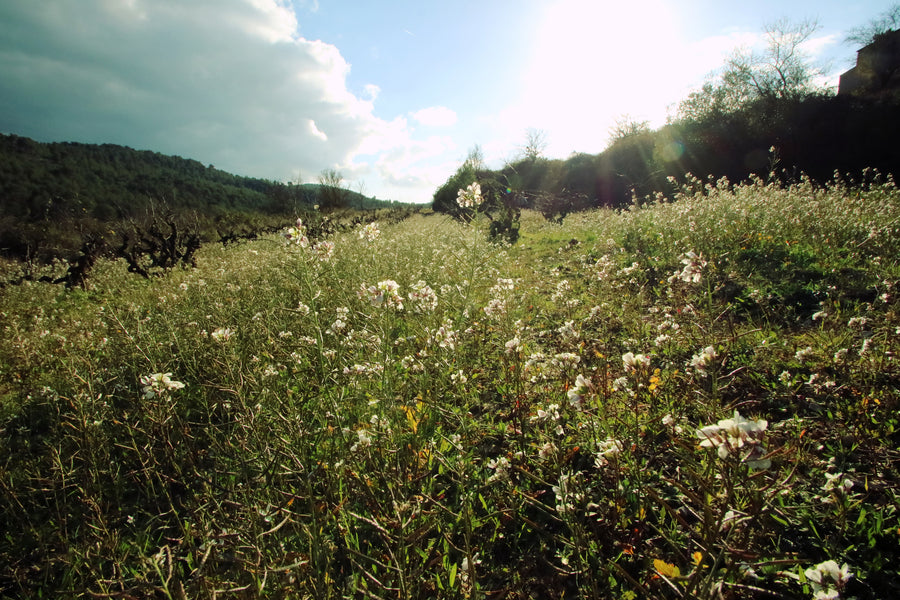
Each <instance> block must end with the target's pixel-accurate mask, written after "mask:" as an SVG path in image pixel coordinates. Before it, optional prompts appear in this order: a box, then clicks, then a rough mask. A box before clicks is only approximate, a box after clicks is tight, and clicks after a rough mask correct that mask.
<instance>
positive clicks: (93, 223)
mask: <svg viewBox="0 0 900 600" xmlns="http://www.w3.org/2000/svg"><path fill="white" fill-rule="evenodd" d="M335 175H339V174H337V173H335ZM326 183H328V184H329V185H319V184H293V183H288V184H282V183H278V182H273V181H266V180H262V179H253V178H249V177H239V176H236V175H232V174H230V173H226V172H224V171H219V170H218V169H216V168H215V167H213V166H212V165H209V166H203V165H202V164H200V163H199V162H197V161H195V160H187V159H183V158H180V157H174V156H165V155H162V154H159V153H156V152H148V151H135V150H132V149H131V148H127V147H123V146H115V145H111V144H104V145H90V144H75V143H54V144H41V143H38V142H35V141H33V140H30V139H28V138H23V137H19V136H14V135H0V197H2V198H3V202H2V203H0V255H3V256H7V257H11V258H18V259H27V260H37V261H39V262H44V263H48V262H50V261H52V260H53V259H69V258H73V257H74V256H75V255H76V254H78V251H79V248H80V247H81V246H82V244H83V243H84V242H85V240H87V239H88V238H100V239H105V241H106V243H107V244H108V245H109V246H110V247H115V246H118V245H120V240H117V239H116V238H117V237H118V236H117V234H115V233H110V232H121V231H122V230H123V229H125V228H127V227H128V226H129V225H128V224H129V222H131V221H134V220H142V219H145V218H146V216H147V215H148V214H150V213H153V212H154V211H156V212H159V211H162V212H166V211H168V212H172V213H174V214H175V215H177V218H178V219H182V220H186V219H188V218H192V219H193V221H194V223H195V224H196V225H197V227H198V232H199V234H200V236H201V237H202V238H203V240H204V241H209V240H215V239H217V238H218V239H220V240H221V241H223V242H228V241H233V240H235V239H241V238H247V237H252V236H254V235H257V234H259V233H262V232H265V231H267V230H269V231H271V230H272V229H273V228H274V227H279V226H281V225H283V223H284V220H285V219H286V218H292V217H295V216H296V215H297V214H300V213H303V212H306V211H308V210H310V209H311V208H312V207H313V206H314V205H316V204H327V203H329V202H331V201H332V197H333V196H334V195H335V194H334V193H333V192H335V191H337V192H338V193H339V194H338V195H339V198H338V200H339V201H338V202H337V203H336V206H337V205H340V206H346V205H352V206H354V207H357V208H359V209H361V210H370V209H378V208H387V207H395V208H396V207H398V205H397V204H396V203H393V202H390V201H383V200H376V199H374V198H367V197H365V196H363V195H362V194H359V193H357V192H351V191H349V190H343V189H340V187H339V186H337V187H335V186H332V185H331V184H333V183H334V182H331V181H328V182H326ZM338 183H340V182H339V181H338ZM329 206H330V204H329ZM197 215H200V216H199V217H198V216H197Z"/></svg>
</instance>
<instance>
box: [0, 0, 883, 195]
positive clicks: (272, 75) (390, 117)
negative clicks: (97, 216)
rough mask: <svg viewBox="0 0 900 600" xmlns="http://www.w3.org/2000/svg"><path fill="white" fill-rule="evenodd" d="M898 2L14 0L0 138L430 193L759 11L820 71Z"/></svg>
mask: <svg viewBox="0 0 900 600" xmlns="http://www.w3.org/2000/svg"><path fill="white" fill-rule="evenodd" d="M893 3H894V2H892V1H889V0H882V1H875V0H863V1H855V2H847V1H846V0H845V1H841V2H838V1H831V0H818V1H808V0H791V1H790V2H785V1H784V0H781V1H780V2H776V1H770V0H765V1H757V2H753V1H743V2H737V1H732V0H718V1H713V0H680V1H675V0H627V1H617V2H605V1H603V2H601V1H591V0H553V1H549V0H548V1H538V0H515V1H512V0H479V1H472V0H456V1H443V2H431V1H421V0H419V1H411V0H399V1H391V0H384V1H382V2H359V1H350V0H293V1H291V0H78V1H76V0H41V2H34V1H33V0H6V1H5V2H2V3H0V132H3V133H15V134H18V135H24V136H28V137H32V138H34V139H37V140H40V141H78V142H85V143H115V144H123V145H127V146H131V147H133V148H138V149H148V150H155V151H159V152H163V153H166V154H176V155H180V156H184V157H188V158H194V159H197V160H199V161H201V162H203V163H206V164H214V165H215V166H216V167H218V168H220V169H224V170H227V171H231V172H233V173H237V174H241V175H250V176H255V177H264V178H268V179H275V180H280V181H297V180H302V181H306V182H309V181H315V180H316V177H317V176H318V174H319V173H320V172H321V171H322V170H324V169H331V168H334V169H337V170H339V171H340V172H341V173H342V174H343V176H344V179H345V181H346V182H347V185H348V186H349V187H351V188H353V189H361V190H363V191H364V192H365V193H367V194H369V195H375V196H377V197H379V198H392V199H397V200H402V201H412V202H427V201H430V199H431V195H432V193H433V192H434V190H435V189H436V188H437V187H438V186H439V185H440V184H442V183H443V182H444V181H446V179H447V177H449V176H450V175H451V174H452V173H453V172H454V171H455V170H456V168H457V167H458V166H459V164H460V163H461V162H462V160H463V159H464V158H465V157H466V155H467V153H468V152H469V150H470V149H471V148H472V147H473V146H474V145H475V144H478V145H479V146H480V147H481V148H482V150H483V152H484V155H485V158H486V159H487V162H488V164H489V165H490V166H493V167H499V166H501V165H502V164H503V162H504V161H506V160H512V159H515V158H516V156H517V154H518V153H519V152H520V148H521V145H522V144H523V143H524V141H525V137H526V131H527V130H528V129H536V130H540V131H542V132H544V134H545V137H546V141H547V143H548V145H547V148H546V151H545V154H546V155H547V156H549V157H551V158H565V157H566V156H568V155H569V154H570V153H572V152H589V153H597V152H600V151H602V150H603V148H604V147H605V146H606V144H607V142H608V138H609V130H610V128H611V127H612V126H613V125H614V124H615V122H616V121H617V120H618V119H622V118H623V117H625V116H626V115H627V116H628V117H629V118H631V119H633V120H641V121H643V120H647V121H650V123H651V124H652V125H654V126H658V125H661V124H662V123H664V122H665V119H666V115H667V114H669V113H671V111H672V110H673V108H674V106H675V105H676V104H677V102H678V101H679V100H681V99H683V98H684V97H685V96H686V95H687V94H688V93H689V92H690V90H691V89H692V88H694V87H696V86H698V85H700V84H701V83H702V82H703V80H704V78H705V77H706V76H707V75H708V74H709V73H710V72H712V71H713V70H715V69H716V68H718V67H720V66H721V65H722V64H723V62H724V60H725V59H726V57H727V56H728V55H729V54H730V53H732V52H733V51H734V50H735V49H736V48H738V47H742V46H744V47H753V46H754V45H755V44H759V43H760V39H761V33H762V30H763V27H764V25H765V24H766V23H768V22H771V21H774V20H776V19H779V18H788V19H790V20H794V21H798V20H801V19H806V18H815V19H817V20H818V22H819V24H820V25H821V27H820V29H819V30H818V31H817V33H816V34H815V37H814V39H813V40H811V42H810V43H809V44H808V45H807V47H806V50H807V52H808V54H809V56H810V58H811V59H812V60H813V62H814V63H815V64H817V65H820V66H822V67H823V69H824V70H825V74H826V77H825V79H824V80H823V81H824V82H825V83H836V76H837V74H839V73H840V72H842V71H844V70H846V69H847V68H849V67H850V66H852V64H853V61H854V60H855V51H856V48H854V47H853V46H850V45H847V44H845V43H843V38H844V36H845V35H846V32H847V30H848V29H849V28H851V27H854V26H859V25H863V24H865V23H866V22H867V21H869V20H870V19H872V18H874V17H876V16H877V15H879V14H880V13H882V12H884V11H885V10H886V9H888V8H890V6H891V5H892V4H893Z"/></svg>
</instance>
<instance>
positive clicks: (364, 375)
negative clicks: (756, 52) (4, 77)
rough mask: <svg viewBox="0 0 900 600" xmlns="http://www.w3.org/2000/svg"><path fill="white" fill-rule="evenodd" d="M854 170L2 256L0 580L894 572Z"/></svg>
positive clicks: (484, 584) (793, 590)
mask: <svg viewBox="0 0 900 600" xmlns="http://www.w3.org/2000/svg"><path fill="white" fill-rule="evenodd" d="M866 177H867V179H865V180H862V181H856V182H853V181H841V180H836V181H835V182H833V183H831V184H830V185H828V186H824V187H817V186H815V185H813V184H812V183H811V182H809V181H800V182H798V183H795V184H792V185H786V186H782V185H776V184H768V183H766V182H764V181H756V182H752V183H748V184H745V185H740V186H732V185H730V184H728V183H727V182H706V183H704V182H689V184H688V185H687V186H685V188H684V189H683V190H682V192H681V193H680V194H679V195H678V196H677V197H676V198H674V199H672V200H671V201H666V202H663V201H653V202H646V203H644V204H641V205H640V206H635V207H633V208H632V209H631V210H628V211H621V212H613V211H605V210H598V211H594V212H588V213H581V214H573V215H570V216H569V217H567V219H566V220H565V222H564V223H563V224H562V225H555V224H551V223H546V222H544V221H542V220H541V218H540V217H539V216H538V215H537V214H536V213H528V212H526V213H525V214H523V217H522V227H521V232H522V238H521V240H520V242H519V243H518V244H517V245H515V246H511V247H510V246H500V245H491V244H489V243H487V242H486V241H485V239H486V235H485V229H486V226H487V224H486V223H484V222H482V221H480V220H477V219H476V220H475V221H474V222H473V223H472V224H470V225H462V224H459V223H456V222H453V221H450V220H448V219H446V218H444V217H441V216H439V215H428V216H424V215H416V216H413V217H411V218H409V219H407V220H405V221H402V222H400V223H397V224H390V225H385V224H383V225H382V226H381V230H380V235H378V236H377V237H376V238H375V239H371V240H370V239H366V238H365V237H364V236H362V235H358V233H360V232H355V231H354V232H350V233H343V234H338V235H335V236H334V237H333V238H332V239H331V240H330V241H332V242H333V243H334V245H335V250H334V254H333V256H332V257H331V258H330V259H328V260H320V258H318V257H317V255H316V253H315V252H314V251H313V250H311V249H310V248H303V247H300V246H298V245H296V244H289V243H286V242H285V240H284V239H283V238H281V237H271V238H267V239H261V240H258V241H254V242H248V243H243V244H238V245H231V246H228V247H226V248H222V247H214V246H207V247H204V248H202V249H201V251H200V252H198V254H197V260H198V264H197V267H196V268H195V269H192V270H174V271H171V272H169V273H168V274H167V275H166V276H164V277H160V278H154V279H152V280H149V281H148V280H143V279H139V278H137V277H134V276H133V275H129V274H128V273H127V272H126V267H125V265H124V264H123V263H121V262H105V263H99V264H98V265H97V267H95V271H94V272H93V273H92V278H91V288H90V289H89V290H88V291H64V290H61V289H60V287H59V286H53V285H49V284H42V283H36V282H28V281H25V282H23V283H22V284H21V285H19V286H9V287H7V288H5V289H3V290H2V295H0V331H2V344H0V419H2V421H0V457H2V463H0V498H2V502H0V519H2V526H0V531H2V532H4V533H3V534H2V537H0V565H5V566H3V567H0V591H2V593H3V594H5V595H7V596H9V597H69V596H76V597H82V596H87V597H108V598H113V597H122V598H128V597H159V598H214V597H235V598H256V597H272V598H334V597H372V598H388V597H391V598H394V597H400V598H433V597H440V598H526V597H567V598H569V597H571V598H574V597H586V598H614V597H615V598H637V597H653V598H757V597H760V598H762V597H782V598H810V597H813V595H814V594H817V593H818V594H819V597H824V595H827V594H829V593H839V594H840V597H843V598H851V597H856V598H886V597H893V596H896V595H898V593H900V570H898V569H900V568H898V565H900V556H898V554H900V544H898V541H900V540H898V536H900V521H898V514H897V492H896V490H897V489H898V486H897V482H898V477H900V476H898V453H897V451H896V450H895V448H896V447H897V445H898V441H900V440H898V433H897V427H898V417H897V415H898V391H897V390H898V388H900V370H898V364H897V358H896V357H897V351H898V346H900V342H898V340H900V315H898V308H900V264H898V257H900V220H898V215H900V192H898V191H897V189H896V188H895V186H894V185H893V183H892V182H890V181H883V180H882V179H881V178H879V177H878V176H877V174H867V175H866ZM4 268H11V269H13V268H17V267H15V266H8V265H5V266H4ZM391 282H393V283H391ZM419 282H421V283H419ZM394 283H395V284H396V285H397V286H398V289H399V297H394V296H392V291H393V289H394V287H393V284H394ZM411 294H412V295H411ZM398 301H400V302H402V305H403V306H402V308H401V307H400V306H399V305H398ZM165 373H169V374H170V375H169V376H168V378H164V377H163V376H162V375H161V374H165ZM154 374H157V376H156V377H155V378H149V377H150V376H152V375H154ZM172 382H179V383H183V384H184V386H183V387H179V386H178V385H177V384H175V383H172ZM736 412H737V413H738V414H737V415H736ZM738 415H739V416H738ZM741 419H745V420H743V421H741ZM701 429H702V430H703V431H702V432H700V430H701ZM830 560H834V561H836V564H835V565H831V564H830V563H828V562H827V561H830ZM845 563H846V567H847V571H845V572H843V573H842V572H840V571H839V570H836V569H838V568H839V567H840V566H842V565H844V564H845ZM817 565H820V567H819V569H818V570H815V567H816V566H817ZM847 572H849V573H850V574H851V575H852V576H850V577H849V578H848V576H847ZM822 573H824V575H822Z"/></svg>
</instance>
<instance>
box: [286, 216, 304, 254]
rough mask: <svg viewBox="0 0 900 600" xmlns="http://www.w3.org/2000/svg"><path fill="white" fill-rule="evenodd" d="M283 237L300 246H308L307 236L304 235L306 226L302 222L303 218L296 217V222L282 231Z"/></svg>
mask: <svg viewBox="0 0 900 600" xmlns="http://www.w3.org/2000/svg"><path fill="white" fill-rule="evenodd" d="M284 237H285V238H287V241H288V243H290V244H294V245H297V246H300V247H301V248H308V247H309V238H308V237H306V226H305V225H304V224H303V219H297V223H296V224H295V225H294V226H293V227H288V228H287V230H286V231H285V232H284Z"/></svg>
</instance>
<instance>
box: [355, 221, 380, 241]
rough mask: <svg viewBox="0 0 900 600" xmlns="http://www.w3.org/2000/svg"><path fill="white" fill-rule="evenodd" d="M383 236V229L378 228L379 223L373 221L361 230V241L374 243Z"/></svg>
mask: <svg viewBox="0 0 900 600" xmlns="http://www.w3.org/2000/svg"><path fill="white" fill-rule="evenodd" d="M380 235H381V229H379V228H378V222H377V221H372V222H371V223H367V224H366V225H365V226H364V227H362V228H361V229H360V230H359V239H361V240H364V241H366V242H369V243H371V242H374V241H375V240H377V239H378V237H379V236H380Z"/></svg>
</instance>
